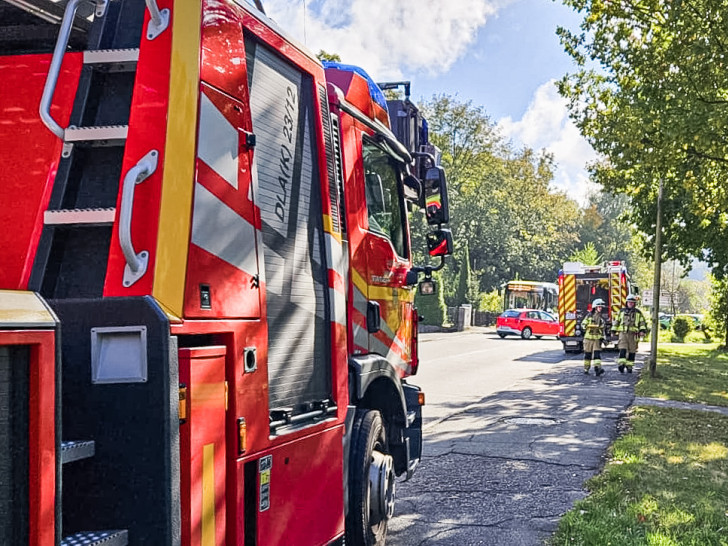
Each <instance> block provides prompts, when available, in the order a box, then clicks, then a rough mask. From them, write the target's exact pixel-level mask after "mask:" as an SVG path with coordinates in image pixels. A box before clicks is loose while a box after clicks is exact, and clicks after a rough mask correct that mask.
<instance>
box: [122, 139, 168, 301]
mask: <svg viewBox="0 0 728 546" xmlns="http://www.w3.org/2000/svg"><path fill="white" fill-rule="evenodd" d="M158 156H159V154H158V152H157V150H152V151H151V152H149V153H148V154H147V155H145V156H144V157H143V158H141V159H140V160H139V163H137V164H136V165H134V166H133V167H132V168H131V169H129V171H127V173H126V176H125V177H124V183H123V186H122V190H121V204H120V207H119V244H120V245H121V251H122V252H123V253H124V258H125V259H126V266H125V267H124V277H123V279H122V284H123V285H124V286H125V287H127V288H128V287H129V286H131V285H132V284H134V283H135V282H136V281H138V280H139V279H141V278H142V277H143V276H144V273H146V272H147V265H148V264H149V252H147V251H146V250H142V251H141V252H139V253H138V254H137V252H136V250H134V245H133V244H132V241H131V218H132V213H133V208H134V188H135V187H136V185H137V184H141V183H142V182H144V180H146V179H147V178H149V176H151V174H152V173H153V172H154V171H156V170H157V158H158Z"/></svg>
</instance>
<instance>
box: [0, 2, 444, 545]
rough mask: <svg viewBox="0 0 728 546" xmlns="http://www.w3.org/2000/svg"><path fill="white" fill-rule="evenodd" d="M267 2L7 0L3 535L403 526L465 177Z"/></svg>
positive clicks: (1, 11)
mask: <svg viewBox="0 0 728 546" xmlns="http://www.w3.org/2000/svg"><path fill="white" fill-rule="evenodd" d="M259 8H260V5H259V4H258V6H257V7H256V6H253V5H252V4H248V3H247V2H243V1H242V0H240V1H234V0H158V1H157V0H146V1H143V0H113V1H107V0H98V1H97V2H93V3H92V2H87V1H85V0H63V1H60V2H57V1H52V0H22V1H21V0H4V1H0V88H1V92H0V112H2V116H1V117H0V167H1V169H0V202H1V203H2V207H0V233H1V235H0V241H1V243H2V248H3V257H2V260H1V261H0V439H1V440H2V441H1V442H0V447H1V448H2V449H0V544H3V545H5V544H7V545H13V546H16V545H17V546H21V545H22V546H25V545H30V546H53V545H58V544H63V545H69V546H70V545H76V544H85V545H93V544H104V545H105V546H112V545H118V544H127V543H129V544H135V545H137V544H139V545H153V546H160V545H176V544H182V545H185V546H188V545H205V546H208V545H217V546H220V545H227V546H231V545H236V546H248V545H255V544H260V545H264V544H265V545H269V544H285V545H294V544H295V545H309V544H310V545H319V544H328V543H335V542H337V541H338V542H343V540H344V538H345V539H346V543H347V544H353V545H364V544H367V545H368V544H381V543H383V542H384V539H385V536H386V531H387V523H388V520H389V519H390V518H391V516H392V513H393V508H394V491H395V477H397V476H403V477H404V478H409V477H410V476H411V475H412V472H413V471H414V469H415V466H416V465H417V463H418V461H419V459H420V456H421V445H422V419H421V406H422V404H423V403H424V395H423V393H422V392H421V391H420V389H419V388H418V387H416V386H414V385H411V384H409V383H408V382H407V379H406V378H407V377H409V376H411V375H413V374H414V373H416V371H417V365H418V356H417V313H416V310H415V309H414V306H413V291H414V289H415V286H416V285H417V284H418V281H419V282H421V283H424V282H428V283H430V282H431V280H430V278H429V274H430V273H431V271H432V270H433V269H436V268H437V267H441V265H442V263H443V261H444V256H445V255H446V254H449V253H450V252H451V251H452V239H451V236H450V233H449V231H448V230H446V229H443V227H442V226H443V225H444V224H446V223H447V221H448V213H447V194H446V188H445V179H444V174H443V171H442V169H441V168H440V167H438V166H437V165H436V164H435V161H434V157H433V156H432V154H430V153H428V152H427V151H426V150H427V149H428V148H427V145H428V144H427V142H426V132H425V131H424V130H421V129H423V128H424V124H423V122H422V119H421V117H418V116H419V114H418V113H417V112H414V114H413V117H412V118H411V121H412V123H411V124H409V126H410V127H415V128H417V131H415V132H416V133H417V134H416V135H415V137H416V138H415V140H417V146H416V147H413V146H411V145H408V146H405V145H403V144H402V143H401V142H400V141H399V140H398V139H397V137H396V136H395V134H394V133H393V132H392V131H391V130H390V125H389V118H388V115H387V109H386V103H384V102H383V101H382V98H381V97H380V96H379V93H377V91H378V89H377V87H376V85H375V84H374V83H373V82H371V81H370V80H368V79H367V78H366V77H364V76H363V75H362V74H361V73H360V71H357V70H354V69H351V68H350V67H343V66H336V65H333V66H329V67H327V68H326V69H325V68H324V67H323V66H322V65H321V63H319V61H318V60H317V59H316V58H315V56H313V55H312V54H311V53H310V52H308V51H306V50H305V49H304V48H302V47H301V46H299V45H297V44H296V43H294V42H293V41H292V40H290V39H288V38H287V37H286V36H285V35H284V34H283V33H282V32H281V31H280V30H279V29H278V28H277V27H276V25H275V24H274V23H272V22H271V21H270V20H268V19H267V18H266V17H265V15H264V13H263V12H262V9H259ZM409 107H410V108H409V110H408V112H410V111H412V108H411V104H410V105H409ZM408 115H409V114H408ZM410 136H412V135H410ZM423 150H425V151H423ZM425 203H428V204H432V203H434V204H435V205H436V206H430V207H428V208H427V212H426V217H427V221H428V223H429V224H430V225H431V226H433V229H432V232H431V233H430V235H429V237H428V246H429V247H430V249H431V251H430V255H431V256H435V257H436V258H439V260H440V261H439V265H438V266H436V267H431V266H420V267H417V266H415V265H414V264H413V262H412V258H411V255H412V249H411V248H410V237H409V226H408V217H407V211H408V209H410V208H412V207H419V208H422V209H424V208H425ZM423 273H424V280H421V276H422V274H423Z"/></svg>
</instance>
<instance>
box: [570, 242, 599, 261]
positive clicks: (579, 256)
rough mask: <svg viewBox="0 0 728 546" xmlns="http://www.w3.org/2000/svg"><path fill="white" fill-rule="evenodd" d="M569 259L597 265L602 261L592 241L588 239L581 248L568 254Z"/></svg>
mask: <svg viewBox="0 0 728 546" xmlns="http://www.w3.org/2000/svg"><path fill="white" fill-rule="evenodd" d="M569 260H570V261H572V262H581V263H583V264H584V265H599V263H601V261H602V256H601V255H600V254H599V253H598V252H597V248H596V246H594V242H593V241H589V242H588V243H587V244H585V245H584V246H583V247H582V248H580V249H579V250H577V251H576V252H574V253H572V254H571V256H569Z"/></svg>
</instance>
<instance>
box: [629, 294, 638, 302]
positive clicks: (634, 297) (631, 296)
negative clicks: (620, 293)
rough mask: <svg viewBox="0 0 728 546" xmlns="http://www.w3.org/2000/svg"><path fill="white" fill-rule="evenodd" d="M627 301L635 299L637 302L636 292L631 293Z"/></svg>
mask: <svg viewBox="0 0 728 546" xmlns="http://www.w3.org/2000/svg"><path fill="white" fill-rule="evenodd" d="M627 301H633V302H635V303H637V296H635V295H634V294H630V295H629V296H627Z"/></svg>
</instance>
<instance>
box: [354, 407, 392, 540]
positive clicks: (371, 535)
mask: <svg viewBox="0 0 728 546" xmlns="http://www.w3.org/2000/svg"><path fill="white" fill-rule="evenodd" d="M394 479H395V475H394V459H393V458H392V456H391V455H390V454H389V453H388V446H387V434H386V431H385V430H384V423H383V421H382V416H381V414H380V413H379V412H378V411H376V410H365V409H360V410H357V412H356V418H355V419H354V429H353V432H352V437H351V453H350V456H349V514H348V515H347V517H346V544H347V546H380V545H383V544H384V541H385V539H386V538H387V525H388V524H389V520H390V519H391V518H392V516H393V515H394Z"/></svg>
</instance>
